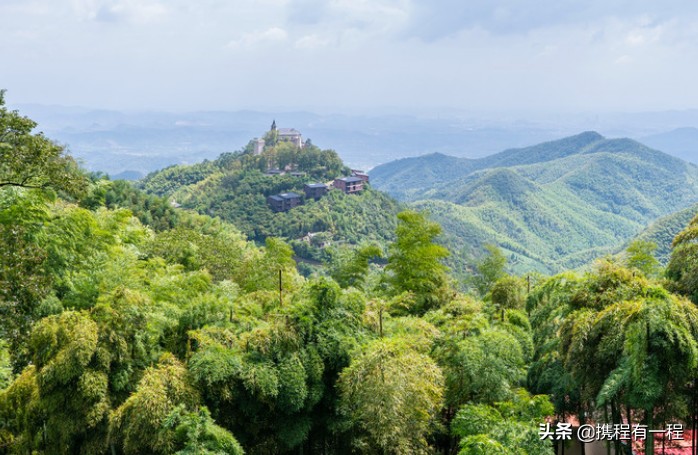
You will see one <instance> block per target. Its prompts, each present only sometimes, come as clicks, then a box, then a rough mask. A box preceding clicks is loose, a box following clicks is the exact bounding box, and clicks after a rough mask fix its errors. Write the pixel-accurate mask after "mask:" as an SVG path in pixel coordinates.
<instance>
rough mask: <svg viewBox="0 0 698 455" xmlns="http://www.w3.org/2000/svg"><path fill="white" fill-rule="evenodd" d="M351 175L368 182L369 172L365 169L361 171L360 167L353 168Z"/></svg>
mask: <svg viewBox="0 0 698 455" xmlns="http://www.w3.org/2000/svg"><path fill="white" fill-rule="evenodd" d="M351 175H352V176H353V177H359V178H360V179H361V180H363V181H364V182H366V183H368V174H367V173H365V172H364V171H360V170H358V169H352V170H351Z"/></svg>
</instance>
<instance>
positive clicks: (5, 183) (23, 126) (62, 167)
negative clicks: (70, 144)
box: [0, 90, 86, 194]
mask: <svg viewBox="0 0 698 455" xmlns="http://www.w3.org/2000/svg"><path fill="white" fill-rule="evenodd" d="M36 125H37V124H36V122H34V121H33V120H30V119H29V118H27V117H23V116H21V115H19V113H18V112H17V111H10V110H8V109H7V107H5V91H4V90H0V188H2V187H20V188H31V189H41V190H43V189H48V188H51V189H54V190H64V191H67V192H69V193H73V194H77V193H80V192H82V191H83V189H84V186H85V183H86V181H85V178H84V176H83V174H82V173H81V172H80V171H79V169H78V166H77V163H76V162H75V160H74V159H73V158H72V157H70V156H69V155H67V154H65V151H64V149H63V147H61V146H59V145H57V144H55V143H54V142H52V141H51V140H49V139H48V138H46V136H44V135H43V133H32V131H33V130H34V128H35V127H36Z"/></svg>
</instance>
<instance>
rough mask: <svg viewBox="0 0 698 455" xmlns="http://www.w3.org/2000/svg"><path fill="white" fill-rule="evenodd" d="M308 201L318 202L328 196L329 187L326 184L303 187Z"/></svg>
mask: <svg viewBox="0 0 698 455" xmlns="http://www.w3.org/2000/svg"><path fill="white" fill-rule="evenodd" d="M303 190H304V191H305V198H306V199H315V200H316V201H317V200H318V199H320V198H321V197H323V196H324V195H325V194H327V185H325V184H324V183H306V184H305V186H304V187H303Z"/></svg>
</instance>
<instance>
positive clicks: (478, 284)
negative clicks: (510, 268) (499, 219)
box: [473, 245, 507, 296]
mask: <svg viewBox="0 0 698 455" xmlns="http://www.w3.org/2000/svg"><path fill="white" fill-rule="evenodd" d="M485 248H486V249H487V251H488V253H489V254H487V255H485V257H483V258H482V259H481V260H480V261H479V262H478V263H477V265H476V266H475V269H476V271H477V273H476V274H475V276H474V277H473V284H474V285H475V289H477V291H478V292H479V293H480V295H481V296H484V295H485V294H487V293H488V292H489V291H490V290H491V289H492V286H493V285H494V284H495V283H496V282H497V281H498V280H500V279H502V278H504V277H505V275H506V273H505V268H506V266H507V258H506V256H504V253H502V250H500V249H499V248H497V246H496V245H485Z"/></svg>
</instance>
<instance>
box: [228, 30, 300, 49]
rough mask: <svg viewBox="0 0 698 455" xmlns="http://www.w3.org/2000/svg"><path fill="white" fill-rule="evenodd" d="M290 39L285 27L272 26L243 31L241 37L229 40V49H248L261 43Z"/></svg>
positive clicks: (266, 43)
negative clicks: (259, 29)
mask: <svg viewBox="0 0 698 455" xmlns="http://www.w3.org/2000/svg"><path fill="white" fill-rule="evenodd" d="M287 39H288V33H287V32H286V30H284V29H283V28H279V27H271V28H268V29H266V30H261V31H255V32H250V33H243V34H242V35H241V36H240V38H238V39H235V40H232V41H230V42H228V44H227V45H226V47H228V48H229V49H248V48H252V47H256V46H259V45H268V44H273V43H281V42H284V41H286V40H287Z"/></svg>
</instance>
